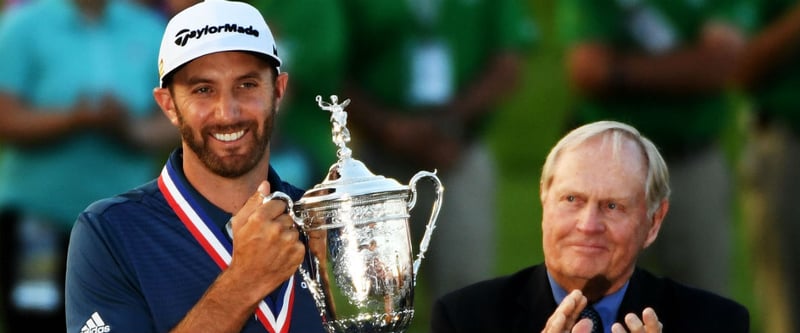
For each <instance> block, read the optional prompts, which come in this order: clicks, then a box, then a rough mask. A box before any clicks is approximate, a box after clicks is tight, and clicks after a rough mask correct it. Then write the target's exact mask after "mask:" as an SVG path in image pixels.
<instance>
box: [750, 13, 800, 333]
mask: <svg viewBox="0 0 800 333" xmlns="http://www.w3.org/2000/svg"><path fill="white" fill-rule="evenodd" d="M758 4H759V7H760V11H759V14H760V16H759V27H760V28H759V32H758V33H757V34H756V35H755V36H754V37H753V38H752V39H751V40H750V42H749V43H748V45H747V49H746V51H745V53H744V56H743V58H742V61H741V65H740V67H739V68H738V72H737V75H736V82H737V84H739V87H740V88H741V89H743V91H744V92H747V93H750V97H751V101H752V108H751V111H752V112H751V114H750V115H751V117H750V118H749V120H750V122H749V123H748V137H747V139H748V140H747V141H746V145H745V148H744V153H743V155H742V161H741V162H742V177H743V190H742V193H743V195H742V196H743V198H742V203H743V204H744V209H743V211H744V214H745V223H746V224H745V225H746V226H747V229H746V230H747V233H746V234H747V235H748V241H749V242H750V246H752V251H751V253H753V255H752V259H753V260H752V262H751V264H752V265H753V267H754V270H753V272H754V273H753V275H754V281H753V282H754V287H755V290H756V292H755V295H756V298H757V299H756V301H757V304H758V305H759V307H760V308H761V310H762V311H763V322H764V327H763V328H764V332H797V331H798V330H800V326H798V325H800V300H798V299H797V297H796V296H797V295H800V250H799V249H800V248H798V247H797V246H796V244H795V242H796V241H797V240H798V239H800V206H799V205H798V204H797V200H796V199H795V198H796V196H795V193H794V192H795V191H796V190H797V188H800V94H798V89H800V63H798V62H797V59H798V55H800V2H797V1H794V0H770V1H760V2H758Z"/></svg>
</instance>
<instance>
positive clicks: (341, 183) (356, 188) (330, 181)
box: [300, 157, 408, 204]
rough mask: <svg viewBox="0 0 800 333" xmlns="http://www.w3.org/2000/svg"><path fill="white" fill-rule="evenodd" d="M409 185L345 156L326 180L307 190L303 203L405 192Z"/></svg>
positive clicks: (333, 166) (335, 165)
mask: <svg viewBox="0 0 800 333" xmlns="http://www.w3.org/2000/svg"><path fill="white" fill-rule="evenodd" d="M405 191H408V186H406V185H402V184H400V183H399V182H398V181H396V180H394V179H391V178H386V177H384V176H378V175H375V174H373V173H372V172H371V171H369V169H368V168H367V167H366V166H365V165H364V163H362V162H361V161H358V160H355V159H352V158H349V157H348V158H345V159H341V160H339V161H338V162H337V163H335V164H334V165H332V166H331V168H330V170H329V171H328V175H327V176H326V177H325V180H324V181H323V182H322V183H320V184H317V185H315V186H314V188H312V189H310V190H308V191H306V193H305V195H303V198H302V199H301V200H300V201H301V202H302V203H307V204H310V203H318V202H324V201H341V200H348V199H349V198H352V197H356V196H361V195H370V194H378V193H390V192H405Z"/></svg>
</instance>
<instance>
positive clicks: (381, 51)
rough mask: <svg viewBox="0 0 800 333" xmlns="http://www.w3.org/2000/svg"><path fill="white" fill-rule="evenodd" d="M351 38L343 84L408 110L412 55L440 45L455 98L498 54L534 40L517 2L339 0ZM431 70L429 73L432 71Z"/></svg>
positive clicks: (530, 27) (517, 48) (522, 8)
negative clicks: (354, 84) (422, 47)
mask: <svg viewBox="0 0 800 333" xmlns="http://www.w3.org/2000/svg"><path fill="white" fill-rule="evenodd" d="M343 3H344V4H345V6H346V12H347V14H348V16H347V18H348V19H347V22H348V29H349V31H350V35H351V40H350V42H351V44H350V47H349V51H350V56H349V57H348V61H349V62H348V64H349V65H348V75H349V76H350V77H349V78H350V79H352V80H354V81H356V82H357V84H358V85H359V86H360V87H361V88H362V89H365V90H366V92H367V93H368V94H369V95H371V96H373V97H374V98H375V99H376V100H380V101H382V103H384V104H386V105H392V106H394V107H397V108H403V107H406V106H410V104H411V103H412V98H410V97H409V94H410V92H409V89H410V86H411V84H410V82H411V81H412V79H413V75H412V72H413V68H412V67H413V59H414V52H415V50H416V49H417V48H418V47H419V45H421V44H424V43H426V42H431V41H434V42H438V43H441V44H440V45H442V46H443V47H444V48H445V49H446V50H447V54H448V55H449V56H448V58H449V64H450V66H449V67H450V69H449V70H448V71H447V72H446V73H449V78H448V80H449V81H450V82H451V85H452V87H451V90H452V91H453V92H454V94H455V93H457V92H458V91H460V90H463V88H464V87H465V86H466V85H468V84H469V83H470V82H472V81H473V80H474V79H475V78H476V76H478V75H479V74H480V73H481V72H482V70H483V69H485V67H486V66H487V65H488V61H489V60H490V59H491V57H492V56H493V55H494V54H496V52H498V51H503V50H520V51H521V50H524V49H525V48H526V47H529V46H530V45H531V44H532V42H533V41H534V40H535V37H536V31H535V28H534V24H533V22H532V19H531V18H530V17H529V16H530V15H529V13H528V12H527V10H526V9H525V8H524V6H522V4H521V3H520V2H518V1H517V0H492V1H488V0H487V1H483V0H392V1H375V0H344V1H343ZM434 69H435V68H434Z"/></svg>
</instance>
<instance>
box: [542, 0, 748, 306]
mask: <svg viewBox="0 0 800 333" xmlns="http://www.w3.org/2000/svg"><path fill="white" fill-rule="evenodd" d="M557 6H558V9H557V16H556V18H557V19H556V21H557V22H558V24H559V27H558V30H559V33H560V35H559V38H561V39H563V42H565V44H566V45H565V46H566V53H565V62H566V69H567V79H568V82H569V84H570V86H571V88H572V89H573V91H574V93H575V94H576V96H577V99H576V101H575V104H574V106H573V109H572V110H571V111H572V114H571V116H570V117H571V119H569V122H568V123H571V124H572V125H580V124H584V123H587V122H592V121H597V120H603V119H609V120H619V121H624V122H627V123H629V124H631V125H633V126H634V127H636V128H638V129H639V130H640V131H641V132H642V134H643V135H646V136H648V137H650V138H651V139H652V140H653V141H654V142H655V143H656V145H657V146H658V147H659V149H660V150H661V151H662V153H663V155H664V158H665V159H666V161H667V164H669V166H670V171H671V172H670V173H671V183H670V186H671V187H672V188H673V193H674V194H675V198H674V200H672V202H671V205H670V214H669V215H668V216H667V217H666V220H665V221H664V226H663V228H662V230H661V237H660V240H659V241H657V242H655V243H654V244H653V246H651V247H650V249H649V250H648V251H645V252H644V253H643V260H642V265H643V266H644V267H646V268H649V269H651V270H652V271H654V272H655V273H657V274H663V275H667V276H670V277H672V278H674V279H676V280H678V281H681V282H683V283H687V284H689V285H694V286H697V287H700V288H704V289H708V290H711V291H713V292H716V293H719V294H722V295H730V293H731V290H730V287H731V284H730V281H731V276H732V272H731V261H732V247H733V226H734V223H733V219H732V212H733V208H732V207H733V206H732V203H733V201H732V200H733V188H732V174H731V170H730V164H729V161H727V160H726V156H725V154H724V151H723V149H722V148H723V147H722V146H721V143H720V140H721V138H722V136H723V133H724V131H725V129H726V128H727V127H728V126H729V125H730V121H731V120H732V115H733V114H734V109H733V100H732V99H731V98H730V96H729V95H728V93H729V90H728V89H727V87H728V83H729V80H730V77H731V75H732V72H733V70H734V69H735V66H736V62H737V59H738V57H739V56H740V55H741V53H742V51H743V49H744V40H745V39H744V38H745V37H744V36H745V33H746V32H747V31H749V29H751V28H752V26H753V20H752V18H753V16H754V11H753V10H754V9H753V8H752V6H753V5H752V1H746V0H725V1H723V0H715V1H672V0H625V1H623V0H619V1H593V0H562V1H559V2H558V3H557ZM675 244H680V246H676V245H675Z"/></svg>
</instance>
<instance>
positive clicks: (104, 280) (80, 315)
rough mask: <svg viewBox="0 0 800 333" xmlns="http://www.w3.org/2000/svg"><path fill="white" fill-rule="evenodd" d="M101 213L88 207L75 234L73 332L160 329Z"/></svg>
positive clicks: (70, 278)
mask: <svg viewBox="0 0 800 333" xmlns="http://www.w3.org/2000/svg"><path fill="white" fill-rule="evenodd" d="M101 222H103V221H101V220H100V217H98V216H96V215H94V214H92V213H90V212H84V213H83V214H81V215H80V216H79V217H78V220H77V222H76V223H75V226H74V227H73V229H72V235H71V236H70V243H69V252H68V255H67V278H66V316H67V332H69V333H78V332H83V329H84V328H88V329H89V330H90V331H91V329H92V328H95V327H96V328H98V329H96V330H95V331H91V332H114V333H125V332H130V333H146V332H154V331H155V329H154V327H153V324H152V322H151V317H150V314H149V311H148V308H147V306H146V305H145V302H144V300H143V298H142V294H141V293H140V292H139V289H138V288H137V284H136V281H135V279H134V277H133V276H131V275H130V274H126V269H125V268H124V267H123V264H121V263H122V262H124V258H121V257H120V256H118V255H116V254H115V252H114V251H113V248H114V244H111V243H112V242H110V240H111V239H112V238H111V237H109V236H108V234H107V231H106V230H104V229H103V228H102V226H103V224H105V223H101Z"/></svg>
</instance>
